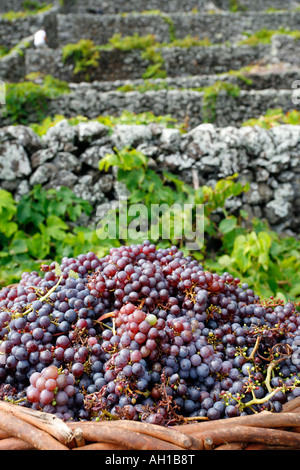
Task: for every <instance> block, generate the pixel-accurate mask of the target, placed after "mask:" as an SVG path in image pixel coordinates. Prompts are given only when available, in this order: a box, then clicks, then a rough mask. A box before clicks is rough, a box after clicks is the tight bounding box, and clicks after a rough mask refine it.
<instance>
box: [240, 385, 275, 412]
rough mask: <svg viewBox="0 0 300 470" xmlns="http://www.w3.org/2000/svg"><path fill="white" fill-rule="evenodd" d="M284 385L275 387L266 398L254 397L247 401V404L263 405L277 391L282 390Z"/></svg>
mask: <svg viewBox="0 0 300 470" xmlns="http://www.w3.org/2000/svg"><path fill="white" fill-rule="evenodd" d="M282 388H283V387H277V388H274V389H273V390H272V391H271V392H270V393H268V395H266V396H265V397H264V398H256V397H254V398H253V400H250V401H247V402H246V403H245V406H247V407H248V406H252V405H262V404H263V403H266V402H267V401H269V400H270V398H272V397H273V396H274V395H275V394H276V393H277V392H280V390H282Z"/></svg>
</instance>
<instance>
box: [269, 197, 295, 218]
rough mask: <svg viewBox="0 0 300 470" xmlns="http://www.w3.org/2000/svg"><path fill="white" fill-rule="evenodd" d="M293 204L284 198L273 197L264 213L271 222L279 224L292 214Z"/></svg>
mask: <svg viewBox="0 0 300 470" xmlns="http://www.w3.org/2000/svg"><path fill="white" fill-rule="evenodd" d="M291 209H292V204H291V203H290V202H288V201H284V200H283V199H273V200H272V201H270V202H268V204H267V205H266V207H265V208H264V215H265V217H266V218H267V220H268V221H269V223H270V224H277V223H278V222H280V221H281V220H282V219H285V218H287V217H288V216H289V215H290V214H291Z"/></svg>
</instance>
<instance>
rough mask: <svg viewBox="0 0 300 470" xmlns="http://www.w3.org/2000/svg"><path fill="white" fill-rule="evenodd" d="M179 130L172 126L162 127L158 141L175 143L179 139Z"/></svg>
mask: <svg viewBox="0 0 300 470" xmlns="http://www.w3.org/2000/svg"><path fill="white" fill-rule="evenodd" d="M180 136H181V135H180V131H179V130H178V129H172V128H167V127H166V128H164V129H163V131H162V133H161V136H160V141H161V142H162V143H163V144H172V145H176V144H177V143H179V141H180Z"/></svg>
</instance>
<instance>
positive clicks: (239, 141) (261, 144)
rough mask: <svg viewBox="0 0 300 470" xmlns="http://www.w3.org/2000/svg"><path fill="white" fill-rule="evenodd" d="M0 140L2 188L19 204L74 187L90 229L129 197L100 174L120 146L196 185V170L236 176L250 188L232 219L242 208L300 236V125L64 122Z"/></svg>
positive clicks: (18, 130) (4, 134)
mask: <svg viewBox="0 0 300 470" xmlns="http://www.w3.org/2000/svg"><path fill="white" fill-rule="evenodd" d="M0 142H1V144H0V188H3V189H6V190H9V191H11V192H12V193H13V195H14V197H15V198H16V199H19V198H20V197H21V196H22V195H23V194H26V193H28V191H30V189H31V188H32V187H33V186H34V185H35V184H42V186H43V187H44V188H46V189H47V188H59V187H60V186H68V187H70V188H71V189H72V190H73V191H74V192H75V194H77V195H78V196H80V197H82V198H84V199H86V200H88V201H90V203H91V204H92V205H93V207H94V214H93V219H92V220H89V221H87V220H85V221H84V222H86V223H92V222H96V217H97V215H96V214H97V209H98V210H99V208H101V206H102V205H103V204H108V205H113V204H116V203H117V202H118V198H119V196H120V194H124V193H122V191H123V190H122V187H120V185H119V184H118V182H117V181H116V179H115V173H114V172H113V171H110V172H109V173H105V172H100V171H99V169H98V168H99V161H100V160H101V158H103V157H104V156H105V155H106V154H107V153H113V152H114V148H115V147H117V148H119V149H121V148H123V147H132V148H137V149H138V150H140V151H142V152H143V153H144V154H145V155H146V156H147V157H148V158H149V163H150V164H151V166H152V167H153V168H156V170H157V171H158V172H161V171H163V170H167V171H169V172H172V173H174V174H176V175H177V176H178V177H179V178H181V179H182V180H183V181H185V182H186V183H188V184H190V185H192V184H193V177H192V172H193V170H196V173H197V175H198V178H199V184H201V185H204V184H205V185H211V186H214V184H215V183H216V181H217V180H218V179H220V178H225V177H227V176H231V175H233V174H234V173H238V174H239V176H238V178H239V180H240V181H242V182H246V181H248V182H249V183H250V186H251V189H250V191H249V192H248V193H245V194H244V195H242V196H240V197H238V198H234V199H232V200H230V201H228V205H227V209H228V211H229V213H237V211H239V210H240V209H244V210H246V211H247V212H248V213H249V215H250V216H253V215H254V216H256V217H259V218H265V219H266V220H268V222H269V223H270V225H271V227H272V228H274V229H276V230H279V231H281V232H286V233H289V234H291V233H294V234H295V233H297V232H298V231H299V227H300V216H299V210H298V208H299V204H300V191H299V188H300V126H278V127H274V128H273V129H271V130H264V129H262V128H258V127H256V128H252V127H243V128H240V129H238V128H236V127H232V126H230V127H227V128H218V127H216V126H214V125H212V124H202V125H199V126H197V127H195V128H194V129H192V130H191V131H190V132H188V133H185V134H181V133H180V132H179V130H177V129H171V128H165V127H163V126H161V125H159V124H149V125H147V126H146V125H133V126H126V125H118V126H116V127H115V128H114V130H113V132H110V130H109V128H108V127H106V126H104V125H103V124H100V123H99V122H85V123H80V124H78V125H76V126H70V125H69V124H68V122H67V121H66V120H63V121H60V122H59V123H58V124H56V125H55V126H54V127H52V128H50V129H49V131H48V132H47V134H46V135H45V136H43V137H42V138H39V137H38V136H37V135H36V134H35V133H34V132H33V131H32V130H31V129H30V128H28V127H24V126H7V127H3V128H1V129H0ZM81 222H82V221H81Z"/></svg>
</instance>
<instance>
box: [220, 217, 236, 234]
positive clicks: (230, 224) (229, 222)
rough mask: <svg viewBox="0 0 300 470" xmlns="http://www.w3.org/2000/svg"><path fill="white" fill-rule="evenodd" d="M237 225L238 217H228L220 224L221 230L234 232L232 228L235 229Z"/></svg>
mask: <svg viewBox="0 0 300 470" xmlns="http://www.w3.org/2000/svg"><path fill="white" fill-rule="evenodd" d="M236 226H237V219H236V217H233V216H232V217H227V218H226V219H223V220H222V221H221V222H220V224H219V230H220V231H221V232H222V233H224V234H225V233H229V232H232V230H234V229H235V227H236Z"/></svg>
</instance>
